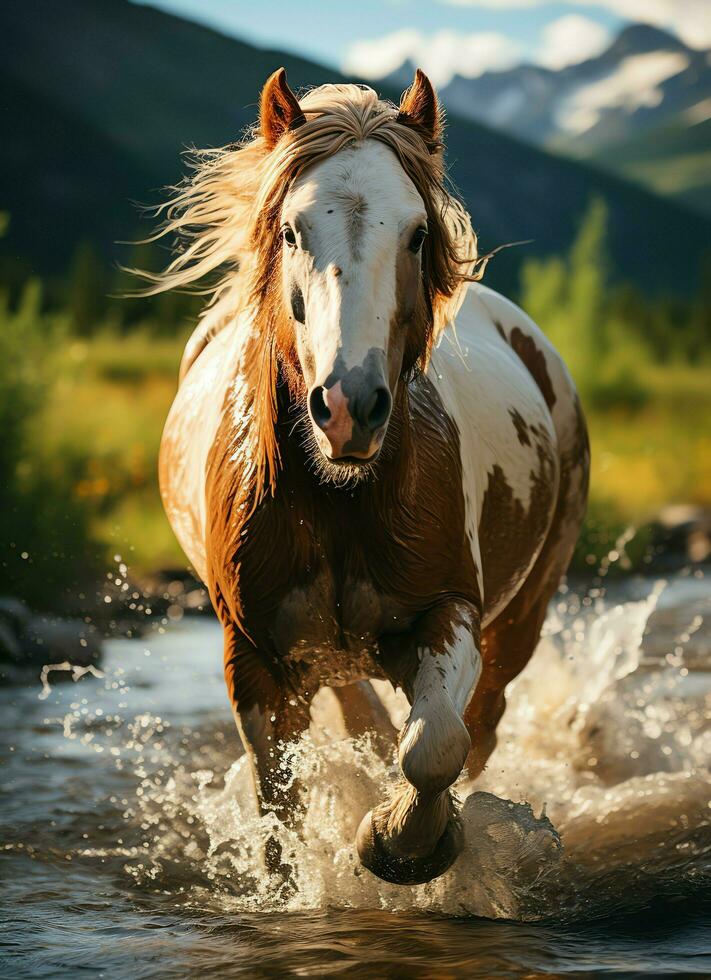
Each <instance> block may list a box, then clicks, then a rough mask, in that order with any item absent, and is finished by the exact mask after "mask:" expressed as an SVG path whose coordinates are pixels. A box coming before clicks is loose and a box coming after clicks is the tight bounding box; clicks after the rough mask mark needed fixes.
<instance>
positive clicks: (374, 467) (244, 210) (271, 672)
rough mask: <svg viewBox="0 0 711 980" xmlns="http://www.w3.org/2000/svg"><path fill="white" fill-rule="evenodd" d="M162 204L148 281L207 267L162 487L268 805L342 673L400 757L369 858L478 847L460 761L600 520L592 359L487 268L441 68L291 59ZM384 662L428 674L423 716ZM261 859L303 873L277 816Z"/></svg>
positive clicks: (403, 866) (344, 693) (373, 816)
mask: <svg viewBox="0 0 711 980" xmlns="http://www.w3.org/2000/svg"><path fill="white" fill-rule="evenodd" d="M159 211H160V213H161V215H162V218H163V222H162V224H161V225H160V226H159V228H158V230H157V232H156V237H160V236H161V235H168V236H170V237H171V238H172V239H173V240H176V239H177V240H178V241H179V243H180V244H179V247H178V249H177V254H175V257H174V258H173V259H172V261H171V262H170V264H169V265H168V266H167V267H166V269H165V270H164V271H163V272H161V273H157V274H150V273H146V275H147V277H148V279H149V282H148V285H147V286H146V287H145V291H146V292H160V291H162V290H166V289H172V288H174V287H182V288H190V287H192V288H201V289H202V290H204V291H205V292H206V293H207V294H208V295H210V300H209V302H208V303H207V305H206V308H205V310H204V312H203V314H202V316H201V318H200V319H199V322H198V325H197V328H196V330H195V332H194V334H193V336H192V337H191V339H190V340H189V342H188V344H187V346H186V348H185V353H184V356H183V360H182V364H181V368H180V383H179V387H178V391H177V394H176V397H175V400H174V402H173V405H172V408H171V409H170V413H169V416H168V419H167V422H166V425H165V430H164V433H163V437H162V443H161V448H160V461H159V481H160V488H161V494H162V499H163V502H164V507H165V511H166V514H167V516H168V519H169V521H170V523H171V525H172V527H173V529H174V532H175V534H176V536H177V538H178V540H179V542H180V544H181V546H182V548H183V550H184V551H185V554H186V555H187V557H188V559H189V561H190V562H191V564H192V565H193V567H194V568H195V569H196V571H197V573H198V574H199V576H200V577H201V579H202V580H203V581H204V582H205V583H206V584H207V587H208V589H209V594H210V597H211V600H212V603H213V606H214V609H215V610H216V613H217V616H218V617H219V620H220V622H221V624H222V628H223V633H224V673H225V681H226V685H227V691H228V694H229V699H230V702H231V705H232V708H233V712H234V716H235V720H236V723H237V727H238V730H239V733H240V736H241V739H242V743H243V745H244V747H245V750H246V752H247V753H248V755H249V757H250V760H251V763H250V764H251V768H252V773H253V776H254V784H255V789H256V794H257V799H258V801H259V807H260V810H261V812H262V813H264V814H268V813H273V814H276V816H277V817H278V818H279V819H280V820H281V821H283V822H284V823H286V824H288V825H291V826H293V827H295V828H297V829H298V826H299V816H300V814H301V813H302V812H303V810H302V799H303V793H304V792H305V790H306V787H303V786H299V785H298V781H296V780H295V779H294V778H293V773H292V772H291V769H290V762H289V758H290V756H289V753H288V752H286V751H285V748H286V747H287V746H288V745H289V744H290V743H293V742H294V741H296V740H297V739H299V737H300V736H301V734H302V733H304V732H305V731H306V730H307V729H308V727H309V720H310V716H309V712H310V703H311V700H312V698H313V696H314V695H315V694H316V692H317V691H318V690H319V689H320V688H322V687H329V688H331V689H332V690H333V692H334V693H335V695H336V697H337V698H338V701H339V703H340V706H341V709H342V713H343V718H344V721H345V724H346V727H347V730H348V732H349V733H350V734H352V735H359V734H361V733H364V732H367V731H370V732H373V733H374V740H375V742H377V744H379V745H381V746H383V751H386V752H389V753H390V758H391V759H393V758H394V755H395V753H396V754H397V763H398V765H399V770H400V774H401V777H402V778H401V781H400V782H399V783H398V785H397V786H396V787H395V788H394V789H393V790H392V792H390V793H389V795H388V796H387V798H385V799H383V800H381V801H380V802H379V803H378V804H377V805H376V806H374V807H373V809H372V810H371V811H370V812H368V813H366V814H365V815H364V816H363V818H362V821H361V822H360V826H359V828H358V831H357V835H356V845H357V851H358V855H359V858H360V861H361V863H362V865H363V866H364V867H365V868H367V869H368V870H369V871H370V872H372V873H373V874H374V875H376V876H378V877H379V878H381V879H383V880H385V881H388V882H393V883H398V884H416V883H421V882H426V881H430V880H432V879H433V878H436V877H437V876H439V875H441V874H443V873H444V872H445V871H446V870H447V869H448V868H450V866H451V865H452V864H453V862H454V861H455V860H456V858H457V857H458V855H459V854H460V852H461V850H462V847H463V832H462V828H461V823H460V820H459V817H458V805H457V800H456V796H455V793H454V791H453V790H452V786H453V784H454V783H455V781H457V779H458V778H459V777H460V775H461V774H462V773H463V772H465V771H466V772H467V773H468V775H469V777H470V778H471V779H476V777H477V776H478V775H479V774H480V773H481V772H482V770H483V768H484V766H485V764H486V762H487V759H488V758H489V756H490V754H491V752H492V750H493V748H494V746H495V744H496V727H497V723H498V722H499V719H500V718H501V716H502V713H503V711H504V708H505V688H506V685H507V684H508V683H509V682H510V681H511V680H512V679H513V678H514V677H515V676H516V675H517V674H518V673H519V672H520V671H521V670H522V669H523V667H524V666H525V664H526V663H527V661H528V660H529V658H530V657H531V655H532V653H533V651H534V649H535V647H536V644H537V641H538V639H539V634H540V631H541V626H542V623H543V620H544V617H545V615H546V608H547V605H548V603H549V601H550V599H551V597H552V596H553V594H554V593H555V591H556V589H557V588H558V586H559V583H560V580H561V577H562V576H563V575H564V574H565V572H566V569H567V566H568V564H569V561H570V558H571V555H572V552H573V549H574V545H575V542H576V539H577V537H578V534H579V529H580V526H581V523H582V520H583V515H584V511H585V505H586V496H587V485H588V469H589V448H588V439H587V434H586V426H585V420H584V417H583V414H582V411H581V407H580V403H579V400H578V396H577V394H576V391H575V387H574V385H573V382H572V380H571V378H570V375H569V374H568V372H567V370H566V368H565V366H564V364H563V363H562V361H561V358H560V357H559V355H558V354H557V353H556V351H555V350H554V349H553V347H552V346H551V344H550V343H549V342H548V340H547V339H546V337H545V336H544V334H543V333H542V332H541V330H540V329H539V328H538V327H537V326H536V325H535V324H534V323H533V322H532V320H531V319H530V318H529V317H528V316H526V314H524V313H523V311H522V310H520V309H519V308H518V307H517V306H515V305H514V304H513V303H512V302H510V301H509V300H507V299H505V298H504V297H502V296H501V295H498V294H497V293H495V292H493V291H492V290H491V289H489V288H487V287H485V286H484V285H483V284H482V283H481V281H480V280H481V275H482V271H483V268H484V267H485V264H486V261H487V260H488V258H489V256H480V255H479V254H478V252H477V238H476V235H475V233H474V231H473V229H472V224H471V220H470V217H469V215H468V213H467V212H466V210H465V208H464V206H463V204H462V203H461V201H460V200H459V199H458V198H457V196H456V194H455V192H454V190H452V189H451V187H450V184H449V181H448V178H447V173H446V169H445V162H444V144H443V112H442V110H441V107H440V105H439V102H438V99H437V96H436V93H435V91H434V89H433V87H432V85H431V83H430V81H429V80H428V78H427V77H426V76H425V75H424V73H423V72H422V71H420V70H417V72H416V75H415V77H414V81H413V82H412V84H411V86H410V87H409V88H408V89H407V90H406V92H405V93H404V94H403V96H402V99H401V101H400V104H399V105H398V106H396V105H394V104H392V103H389V102H387V101H383V100H381V99H380V98H379V97H378V95H377V94H376V92H375V91H374V90H373V89H372V88H369V87H367V86H364V85H353V84H339V85H323V86H321V87H318V88H314V89H312V90H310V91H308V92H307V93H306V94H302V95H301V97H300V98H297V96H296V94H295V93H294V92H293V91H292V90H291V88H290V87H289V85H288V82H287V78H286V73H285V71H284V70H283V69H280V70H278V71H276V72H275V73H274V74H273V75H272V76H271V77H270V78H269V79H268V80H267V82H266V84H265V85H264V88H263V90H262V92H261V99H260V107H259V119H258V123H257V125H256V126H255V127H254V128H253V129H252V130H251V131H250V132H249V133H248V134H247V135H246V136H245V137H244V138H243V139H242V141H241V142H239V143H235V144H230V145H228V146H226V147H223V148H220V149H210V150H204V151H195V156H194V157H193V160H192V171H191V172H190V173H189V174H188V176H186V178H185V179H184V180H183V182H182V183H181V184H179V185H178V186H177V187H176V188H174V190H173V196H172V197H171V199H170V200H169V201H168V202H167V203H166V204H165V205H162V206H161V208H159ZM198 283H199V284H200V285H199V287H198V285H197V284H198ZM373 679H382V680H387V681H390V682H391V684H392V685H393V686H394V687H396V688H400V689H401V690H402V691H403V692H404V693H405V695H406V697H407V699H408V702H409V705H410V713H409V717H408V718H407V720H406V722H405V724H404V726H403V727H402V730H401V731H400V732H399V733H396V732H395V730H394V728H393V725H392V724H391V722H390V717H389V715H388V714H387V712H386V711H385V709H384V706H383V704H382V703H381V702H380V701H379V699H378V697H377V696H376V693H375V689H374V686H373V685H372V684H371V683H370V681H371V680H373ZM265 861H266V863H267V867H268V869H269V870H271V871H281V873H282V874H284V875H288V873H289V868H288V864H286V863H284V860H283V855H282V852H281V850H280V847H279V845H278V843H277V842H276V840H274V839H270V841H269V842H268V843H267V845H266V846H265Z"/></svg>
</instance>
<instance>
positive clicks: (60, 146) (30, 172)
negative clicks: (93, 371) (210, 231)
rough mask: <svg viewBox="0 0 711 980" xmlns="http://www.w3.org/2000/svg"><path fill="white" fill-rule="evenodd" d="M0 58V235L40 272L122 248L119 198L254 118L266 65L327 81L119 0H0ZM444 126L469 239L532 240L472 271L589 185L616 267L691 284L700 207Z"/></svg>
mask: <svg viewBox="0 0 711 980" xmlns="http://www.w3.org/2000/svg"><path fill="white" fill-rule="evenodd" d="M0 64H1V65H2V76H1V77H0V81H2V93H1V95H0V112H2V118H3V121H4V122H5V129H4V131H5V132H6V133H7V134H8V135H7V136H6V139H5V145H4V147H3V152H2V154H0V211H9V212H10V215H11V222H10V233H9V235H8V236H7V237H6V239H4V240H3V242H2V243H1V244H2V246H3V249H4V250H5V252H6V253H7V252H8V251H9V252H10V253H12V254H14V255H17V256H25V257H27V258H28V259H29V260H30V261H31V263H32V265H33V266H34V267H35V268H36V269H38V270H39V271H41V272H49V273H58V272H61V271H62V270H63V269H65V268H66V265H67V262H68V259H69V258H70V256H71V254H72V252H73V250H74V249H75V247H76V245H77V244H78V243H79V242H81V241H83V240H85V239H92V240H94V241H95V242H96V243H97V245H98V247H99V248H100V250H101V251H102V252H103V254H104V255H105V256H106V258H107V259H112V260H116V259H118V260H123V261H125V260H126V259H127V254H126V249H125V248H122V247H120V246H117V245H115V244H114V242H115V240H116V239H121V238H125V237H127V236H130V235H135V233H136V226H137V218H136V211H135V209H134V207H133V206H132V204H131V203H130V201H131V200H138V201H142V202H148V203H150V202H156V201H157V200H159V199H160V197H161V193H160V191H159V188H160V187H161V186H164V185H166V184H168V183H170V182H171V181H174V180H175V179H176V178H177V177H178V175H179V173H180V172H181V169H182V165H181V161H180V151H181V149H182V148H183V147H184V146H185V145H198V146H216V145H222V144H224V143H226V142H230V141H232V140H234V139H236V138H237V137H238V136H239V135H240V133H241V131H242V130H243V129H244V127H245V126H246V125H248V124H250V123H251V122H253V121H254V118H255V116H256V111H257V102H258V96H259V90H260V87H261V85H262V84H263V82H264V80H265V79H266V78H267V76H268V75H269V74H270V73H271V72H272V71H273V70H274V68H275V67H278V66H279V65H281V64H283V65H284V66H285V67H286V69H287V71H288V73H289V80H290V82H291V83H292V85H293V86H294V87H299V86H305V85H318V84H321V83H322V82H325V81H343V78H342V77H340V76H338V75H337V73H335V72H333V71H331V70H328V69H325V68H323V67H322V66H319V65H316V64H313V63H311V62H308V61H306V60H304V59H301V58H297V57H294V56H292V55H286V54H284V53H279V52H273V51H266V50H262V49H259V48H255V47H253V46H251V45H248V44H245V43H243V42H241V41H238V40H235V39H232V38H228V37H225V36H223V35H221V34H218V33H216V32H215V31H212V30H209V29H207V28H205V27H201V26H198V25H196V24H193V23H190V22H188V21H184V20H181V19H180V18H178V17H175V16H172V15H169V14H167V13H163V12H160V11H158V10H155V9H152V8H150V7H145V6H139V5H134V4H132V3H128V2H126V0H102V2H101V3H100V4H98V3H96V0H25V2H20V0H15V2H9V3H5V4H2V5H0ZM408 80H409V79H408ZM383 90H384V93H385V94H387V95H389V96H390V97H397V96H398V95H399V91H395V90H394V89H391V88H388V87H387V86H384V89H383ZM400 90H401V89H400ZM447 139H448V160H449V162H450V165H451V172H452V176H453V179H454V181H455V183H456V185H457V186H458V187H459V189H460V191H461V192H462V194H463V196H464V198H465V200H466V202H467V205H468V207H469V209H470V211H471V213H472V216H473V219H474V223H475V226H476V227H477V229H478V230H479V232H480V235H481V245H482V248H484V249H488V248H492V247H494V246H496V245H498V244H501V243H504V242H511V241H519V240H522V239H534V245H532V246H528V247H527V248H526V249H523V248H519V249H511V250H509V251H507V252H505V253H502V254H501V255H500V256H497V258H496V260H495V261H494V262H492V263H491V266H490V272H489V273H487V282H489V283H491V284H492V285H494V286H496V287H498V288H503V289H505V290H513V289H515V288H516V285H517V281H518V269H519V266H520V263H521V261H522V258H523V257H525V256H526V255H532V254H536V255H547V254H552V253H560V252H562V251H564V250H566V249H567V248H568V246H569V244H570V242H571V240H572V238H573V236H574V234H575V231H576V229H577V226H578V223H579V221H580V218H581V216H582V215H583V213H584V212H585V210H586V208H587V206H588V203H589V201H590V199H591V198H592V197H595V196H597V197H600V198H603V199H604V200H605V201H606V202H607V205H608V209H609V213H610V249H611V256H612V265H613V269H614V272H615V275H616V276H617V277H618V278H619V279H624V280H630V281H633V282H636V283H637V284H638V285H639V286H640V287H641V288H645V289H648V290H650V291H660V290H665V291H672V292H674V291H676V292H684V291H689V290H691V289H693V288H695V286H696V285H697V283H698V277H699V269H700V262H701V257H702V253H704V252H705V251H706V250H708V249H709V248H711V223H710V222H709V221H708V220H707V219H705V218H703V217H701V216H699V215H695V214H693V213H691V212H690V211H688V210H686V209H684V208H681V207H677V206H676V205H674V204H671V203H669V202H667V201H665V200H662V199H660V198H658V197H656V196H655V195H653V194H650V193H647V192H646V191H643V190H641V189H639V188H637V187H634V186H632V185H630V184H629V183H627V182H626V181H622V180H619V179H617V178H615V177H613V176H610V175H608V174H605V173H602V172H600V171H599V170H596V169H594V168H591V167H589V166H587V165H585V164H583V163H579V162H576V161H571V160H567V159H564V158H562V157H560V156H556V155H551V154H549V153H547V152H544V151H542V150H540V149H537V148H535V147H532V146H529V145H526V144H524V143H522V142H520V141H518V140H517V139H513V138H511V137H510V136H507V135H505V134H502V133H500V132H496V131H494V130H493V129H491V128H489V127H487V126H483V125H481V124H479V123H476V122H472V121H470V120H466V119H461V118H458V117H457V116H456V114H455V113H451V115H450V120H449V128H448V136H447ZM146 227H147V226H145V225H144V226H143V229H142V230H143V231H145V230H146ZM670 242H671V243H673V248H670V245H669V243H670Z"/></svg>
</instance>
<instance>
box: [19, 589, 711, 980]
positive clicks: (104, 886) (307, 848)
mask: <svg viewBox="0 0 711 980" xmlns="http://www.w3.org/2000/svg"><path fill="white" fill-rule="evenodd" d="M709 622H711V587H710V585H709V582H708V579H706V578H705V577H704V575H703V573H702V572H701V571H700V570H697V571H695V572H693V571H690V572H686V573H681V574H675V575H674V576H673V577H670V579H669V580H668V581H661V580H651V579H641V578H640V579H629V580H624V581H623V582H621V583H617V584H616V585H614V586H611V587H610V588H609V589H608V591H607V592H605V590H604V589H603V588H601V587H598V588H588V589H585V590H584V589H582V588H581V589H580V590H577V591H576V590H573V589H571V590H568V591H564V592H562V593H561V594H559V595H558V596H557V597H556V599H555V601H554V603H553V604H552V605H551V609H550V613H549V617H548V620H547V623H546V627H545V631H544V632H545V635H544V638H543V639H542V641H541V644H540V645H539V649H538V651H537V653H536V655H535V657H534V658H533V660H532V661H531V663H530V664H529V666H528V667H527V668H526V670H525V671H524V673H523V674H522V675H521V677H520V678H519V679H518V680H517V681H516V682H515V683H514V685H512V688H511V690H510V697H509V707H508V709H507V712H506V715H505V717H504V720H503V722H502V724H501V726H500V729H499V744H498V747H497V749H496V751H495V753H494V755H493V756H492V758H491V760H490V764H489V766H488V768H487V770H486V772H485V773H484V775H483V777H482V778H481V779H480V780H479V781H478V782H477V784H476V785H474V786H471V785H468V784H467V782H466V781H465V780H461V781H460V783H459V784H458V785H457V787H456V788H457V792H458V795H459V797H460V799H461V800H462V805H463V810H462V815H463V821H464V826H465V835H466V847H465V851H464V853H463V854H462V855H461V857H460V858H459V859H458V861H457V862H456V864H455V865H454V867H453V868H452V870H451V871H450V872H448V873H447V874H446V875H444V876H443V877H442V878H440V879H439V880H437V881H435V882H432V883H430V884H428V885H422V886H418V887H415V888H401V887H397V886H391V885H387V884H385V883H383V882H380V881H377V880H376V879H374V878H373V877H371V876H370V875H369V874H368V873H367V872H363V871H362V870H361V869H360V868H359V867H358V863H357V860H356V857H355V851H354V847H353V835H354V831H355V828H356V826H357V824H358V821H359V820H360V817H361V816H362V814H363V813H364V812H365V811H366V810H367V809H368V808H369V806H370V805H371V804H372V803H373V802H374V800H375V799H377V798H378V795H379V794H381V793H382V792H383V791H384V789H385V787H387V786H388V785H389V784H390V783H392V781H393V780H394V779H395V773H394V770H393V768H392V767H389V766H387V765H385V764H384V763H383V762H382V761H381V760H380V759H379V757H378V756H377V755H376V754H375V753H374V752H372V751H371V749H370V746H369V745H368V742H367V740H365V741H360V742H354V741H353V740H349V739H346V738H345V737H344V733H343V731H342V727H341V722H340V717H339V715H338V712H337V710H336V709H335V699H333V698H332V695H330V692H328V691H325V692H321V693H320V694H319V695H318V699H317V703H316V704H315V709H314V719H315V721H314V726H313V731H312V733H311V734H310V735H309V736H308V737H307V738H305V739H304V740H303V742H302V743H301V744H299V745H297V746H295V747H294V749H293V754H294V763H295V766H296V769H297V771H298V773H299V775H300V776H301V778H302V780H303V781H304V783H305V784H306V785H307V786H308V787H309V790H308V800H307V802H306V818H305V824H304V831H303V838H298V837H295V836H292V835H291V834H289V833H287V832H286V831H285V830H283V829H282V828H280V827H277V829H276V833H277V834H278V835H279V836H280V838H281V841H282V847H283V849H284V850H285V853H287V854H288V855H289V857H290V863H291V864H292V867H294V869H295V875H296V882H297V888H296V889H295V890H292V891H289V892H288V893H284V892H283V890H282V889H281V888H280V887H279V886H278V884H277V883H275V882H274V881H272V880H270V879H269V877H268V876H267V875H266V874H265V873H264V872H263V871H262V870H261V869H260V862H259V856H260V853H261V844H262V841H263V840H264V839H265V837H266V836H267V834H268V833H269V832H270V830H273V828H272V826H271V821H270V820H269V818H263V819H258V818H257V816H256V811H255V807H254V798H253V792H252V788H251V783H250V779H249V775H248V772H247V767H246V759H245V758H244V756H243V755H242V752H241V748H240V746H239V741H238V738H237V735H236V733H235V730H234V724H233V721H232V717H231V714H230V711H229V708H228V704H227V698H226V694H225V690H224V684H223V680H222V676H221V637H220V629H219V627H218V625H217V624H216V623H215V622H214V621H213V620H211V619H207V618H189V617H186V618H184V619H183V620H182V621H181V622H179V623H177V624H171V625H165V624H163V625H158V626H157V627H155V628H154V629H153V630H152V631H150V632H148V633H147V634H145V635H144V636H143V637H142V638H140V639H133V640H129V639H123V638H116V639H111V640H109V641H108V642H107V644H106V654H105V657H104V661H103V663H102V666H101V670H100V671H99V672H97V675H94V674H91V673H88V674H85V675H83V676H78V674H79V672H76V674H77V676H76V677H75V679H74V680H72V679H71V678H69V679H65V680H64V681H63V682H62V683H58V678H59V672H57V671H52V670H49V671H46V672H45V675H46V676H45V677H44V679H43V680H42V681H41V679H40V678H37V679H33V680H32V682H30V683H27V684H26V685H24V686H22V685H15V686H12V687H6V688H4V689H1V690H0V728H1V730H2V737H1V739H0V742H1V745H0V762H1V764H2V769H1V770H0V772H1V774H2V783H1V787H0V791H1V793H2V801H1V810H0V848H1V850H0V859H1V860H0V874H1V875H2V886H1V905H0V923H2V924H1V925H0V942H1V943H2V948H1V950H0V975H2V976H3V977H5V976H8V977H9V976H11V977H32V978H42V977H74V976H86V975H89V976H91V975H96V976H99V977H101V976H105V977H112V978H127V980H128V978H131V980H139V978H149V977H150V978H153V977H156V978H173V977H176V978H177V977H192V976H198V975H203V976H210V977H250V978H254V977H283V976H295V977H297V976H298V977H308V976H329V977H330V976H343V977H349V978H351V977H396V978H399V977H403V978H404V977H438V978H455V977H457V978H458V977H494V976H528V977H540V976H578V977H583V976H597V975H600V974H604V975H611V976H619V977H630V976H641V975H649V976H660V975H675V974H678V975H690V974H698V975H711V780H710V778H709V759H711V721H710V719H711V636H710V633H709V629H708V625H707V624H708V623H709ZM379 690H380V692H381V694H382V696H383V698H384V700H385V701H386V703H387V705H388V707H389V709H390V711H391V713H392V715H393V718H394V719H395V720H396V721H399V720H401V719H402V718H403V716H404V712H405V706H404V703H403V700H402V698H401V696H399V695H397V694H396V693H395V692H393V691H392V690H388V689H387V688H386V686H384V685H380V687H379Z"/></svg>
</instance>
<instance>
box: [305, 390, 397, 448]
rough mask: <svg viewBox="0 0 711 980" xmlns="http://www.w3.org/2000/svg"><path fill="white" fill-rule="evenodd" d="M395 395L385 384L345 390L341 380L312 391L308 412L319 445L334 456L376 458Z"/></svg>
mask: <svg viewBox="0 0 711 980" xmlns="http://www.w3.org/2000/svg"><path fill="white" fill-rule="evenodd" d="M392 403H393V400H392V395H391V394H390V390H389V388H387V387H386V386H385V385H383V384H373V385H365V384H363V385H361V386H359V388H358V389H357V390H355V391H353V390H349V391H348V392H346V391H344V389H343V384H342V382H341V381H337V382H336V383H335V384H333V385H331V387H329V388H326V387H323V386H320V385H317V386H315V387H314V388H312V389H311V391H310V392H309V399H308V405H309V415H310V416H311V420H312V422H313V423H314V430H315V432H316V438H317V441H318V442H319V445H320V447H321V449H322V451H323V452H324V454H325V455H326V456H328V458H329V459H332V460H336V461H337V460H339V459H340V460H342V459H344V458H345V457H348V458H349V460H353V461H359V460H362V461H367V460H370V459H372V458H374V457H375V456H376V455H377V453H378V451H379V450H380V446H381V445H382V442H383V438H384V436H385V429H386V427H387V423H388V419H389V418H390V412H391V410H392Z"/></svg>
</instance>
